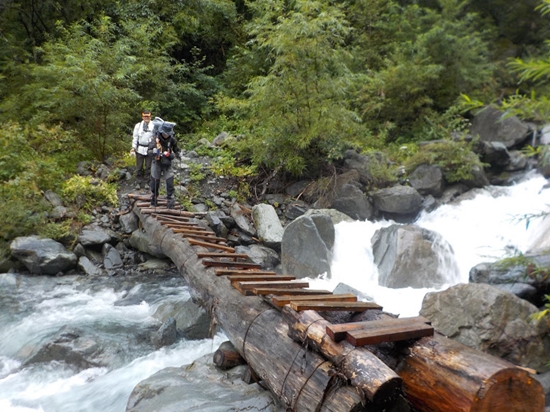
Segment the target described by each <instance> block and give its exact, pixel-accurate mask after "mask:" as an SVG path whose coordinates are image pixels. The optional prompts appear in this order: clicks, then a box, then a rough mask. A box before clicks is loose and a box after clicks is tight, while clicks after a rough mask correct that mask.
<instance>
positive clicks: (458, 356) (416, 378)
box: [397, 333, 545, 412]
mask: <svg viewBox="0 0 550 412" xmlns="http://www.w3.org/2000/svg"><path fill="white" fill-rule="evenodd" d="M397 373H398V374H399V376H401V378H402V379H403V382H404V387H405V391H406V393H407V398H408V399H409V401H410V402H411V403H412V404H413V405H414V406H415V407H416V408H418V409H419V410H421V411H424V410H425V411H459V412H462V411H468V412H490V411H506V412H527V411H530V412H531V411H532V412H543V411H544V407H545V399H544V391H543V389H542V386H541V384H540V383H539V382H538V381H537V380H536V379H535V378H534V377H532V376H530V375H529V373H528V372H526V371H525V370H523V369H521V368H518V367H516V366H515V365H513V364H511V363H509V362H507V361H505V360H503V359H500V358H496V357H493V356H490V355H487V354H485V353H483V352H481V351H478V350H475V349H472V348H469V347H467V346H465V345H462V344H460V343H458V342H455V341H453V340H451V339H447V338H445V337H444V336H442V335H440V334H437V333H436V334H435V335H434V336H433V337H426V338H422V339H420V340H418V341H417V342H416V343H414V344H413V345H412V346H411V347H410V348H409V351H408V355H407V356H405V357H404V358H403V360H402V361H401V363H400V364H399V366H398V368H397Z"/></svg>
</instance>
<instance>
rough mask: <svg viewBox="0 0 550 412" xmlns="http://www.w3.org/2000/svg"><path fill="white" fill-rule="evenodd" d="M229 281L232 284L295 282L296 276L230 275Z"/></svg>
mask: <svg viewBox="0 0 550 412" xmlns="http://www.w3.org/2000/svg"><path fill="white" fill-rule="evenodd" d="M227 279H229V281H230V282H242V281H254V282H260V281H267V282H270V281H273V282H277V281H281V280H295V279H296V276H290V275H286V276H285V275H250V274H248V275H229V276H227Z"/></svg>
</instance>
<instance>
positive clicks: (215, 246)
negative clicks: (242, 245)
mask: <svg viewBox="0 0 550 412" xmlns="http://www.w3.org/2000/svg"><path fill="white" fill-rule="evenodd" d="M187 240H188V241H189V244H191V245H194V246H202V247H205V248H210V249H218V250H225V251H227V252H234V251H235V249H233V248H232V247H229V246H225V245H218V244H217V243H210V242H202V241H200V240H197V239H191V238H189V239H187Z"/></svg>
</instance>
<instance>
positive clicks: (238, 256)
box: [197, 252, 248, 259]
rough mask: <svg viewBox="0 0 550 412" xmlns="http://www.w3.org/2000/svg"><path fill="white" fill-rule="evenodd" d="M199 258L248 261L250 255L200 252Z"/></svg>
mask: <svg viewBox="0 0 550 412" xmlns="http://www.w3.org/2000/svg"><path fill="white" fill-rule="evenodd" d="M197 256H198V257H200V258H208V257H212V258H215V257H220V258H228V259H248V255H247V254H246V253H223V252H199V253H197Z"/></svg>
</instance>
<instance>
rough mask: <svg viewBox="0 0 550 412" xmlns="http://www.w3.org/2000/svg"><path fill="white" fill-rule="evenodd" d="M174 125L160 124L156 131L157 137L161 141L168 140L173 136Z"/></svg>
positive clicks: (169, 123) (168, 123)
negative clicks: (161, 139)
mask: <svg viewBox="0 0 550 412" xmlns="http://www.w3.org/2000/svg"><path fill="white" fill-rule="evenodd" d="M175 125H176V124H175V123H171V122H164V123H162V124H161V125H160V127H159V130H158V134H159V136H161V137H162V138H163V139H168V138H169V137H170V136H173V135H174V126H175Z"/></svg>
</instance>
